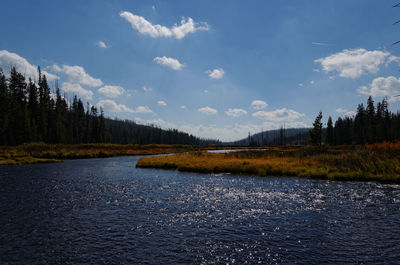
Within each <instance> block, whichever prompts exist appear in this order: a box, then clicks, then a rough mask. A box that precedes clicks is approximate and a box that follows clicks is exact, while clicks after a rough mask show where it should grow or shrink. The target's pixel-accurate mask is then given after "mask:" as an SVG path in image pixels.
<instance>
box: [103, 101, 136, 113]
mask: <svg viewBox="0 0 400 265" xmlns="http://www.w3.org/2000/svg"><path fill="white" fill-rule="evenodd" d="M97 107H99V108H100V107H102V108H103V109H104V111H108V112H130V113H133V112H135V111H134V110H133V109H131V108H129V107H127V106H125V105H124V104H117V103H115V101H114V100H111V99H103V100H100V101H99V102H98V103H97Z"/></svg>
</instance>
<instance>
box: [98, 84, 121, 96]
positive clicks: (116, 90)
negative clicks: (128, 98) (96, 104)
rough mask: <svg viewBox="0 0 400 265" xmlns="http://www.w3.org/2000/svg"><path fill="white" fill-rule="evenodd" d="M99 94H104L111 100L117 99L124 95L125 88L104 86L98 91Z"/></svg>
mask: <svg viewBox="0 0 400 265" xmlns="http://www.w3.org/2000/svg"><path fill="white" fill-rule="evenodd" d="M98 91H99V93H101V94H103V95H104V96H106V97H109V98H116V97H118V96H120V95H122V94H123V93H124V91H125V89H124V88H123V87H120V86H103V87H100V88H99V89H98Z"/></svg>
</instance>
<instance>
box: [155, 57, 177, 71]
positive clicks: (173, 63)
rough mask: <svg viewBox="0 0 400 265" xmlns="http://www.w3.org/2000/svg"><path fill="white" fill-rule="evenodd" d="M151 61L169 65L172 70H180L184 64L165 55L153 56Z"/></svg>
mask: <svg viewBox="0 0 400 265" xmlns="http://www.w3.org/2000/svg"><path fill="white" fill-rule="evenodd" d="M153 61H155V62H156V63H157V64H160V65H164V66H167V67H169V68H171V69H174V70H180V69H181V68H182V67H183V66H184V65H183V64H181V63H180V62H179V61H178V60H177V59H174V58H171V57H166V56H163V57H155V58H154V59H153Z"/></svg>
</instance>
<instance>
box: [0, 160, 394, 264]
mask: <svg viewBox="0 0 400 265" xmlns="http://www.w3.org/2000/svg"><path fill="white" fill-rule="evenodd" d="M137 159H138V158H137V157H114V158H106V159H85V160H71V161H66V162H64V163H57V164H36V165H23V166H2V167H0V263H2V264H4V263H15V264H21V263H40V264H43V263H50V264H54V263H63V264H78V263H113V264H116V263H117V264H118V263H152V264H159V263H183V264H202V263H203V264H221V263H229V264H233V263H236V264H254V263H263V264H270V263H290V264H293V263H300V264H321V263H335V264H338V263H347V264H348V263H374V264H377V263H396V262H398V261H399V260H400V209H399V208H400V186H399V185H387V184H379V183H362V182H329V181H317V180H308V179H298V178H274V177H270V178H260V177H251V176H233V175H212V174H211V175H208V174H194V173H182V172H177V171H165V170H153V169H138V168H135V163H136V161H137Z"/></svg>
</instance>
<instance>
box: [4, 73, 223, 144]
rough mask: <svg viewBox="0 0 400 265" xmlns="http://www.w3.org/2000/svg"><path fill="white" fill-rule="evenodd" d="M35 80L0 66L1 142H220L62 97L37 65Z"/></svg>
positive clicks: (75, 99)
mask: <svg viewBox="0 0 400 265" xmlns="http://www.w3.org/2000/svg"><path fill="white" fill-rule="evenodd" d="M38 72H39V76H38V82H34V81H33V80H32V79H31V78H29V80H26V78H25V76H24V75H22V74H21V73H19V72H18V71H17V70H16V68H15V67H13V68H11V71H10V76H9V78H6V76H5V74H4V73H3V71H2V69H1V68H0V145H19V144H22V143H28V142H45V143H61V144H82V143H121V144H126V143H132V144H150V143H156V144H218V143H219V141H213V140H207V139H200V138H197V137H195V136H193V135H189V134H187V133H184V132H179V131H177V130H173V129H170V130H163V129H161V128H157V127H154V126H146V125H139V124H136V123H135V122H133V121H128V120H125V121H121V120H117V119H115V120H113V119H108V118H105V117H104V112H103V110H102V108H100V109H97V108H96V107H95V106H91V105H90V104H89V103H87V104H86V108H85V106H84V103H83V102H82V100H81V99H80V98H78V97H77V96H76V95H75V96H74V97H73V100H72V101H67V99H66V97H65V95H64V96H62V95H61V92H60V89H59V87H58V83H57V81H56V82H55V93H51V89H50V86H49V84H48V82H47V78H46V75H44V74H42V73H41V71H40V67H38Z"/></svg>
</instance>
